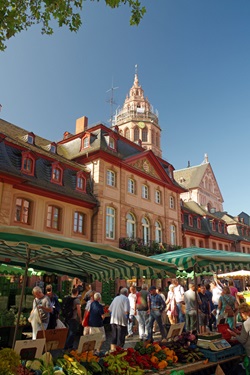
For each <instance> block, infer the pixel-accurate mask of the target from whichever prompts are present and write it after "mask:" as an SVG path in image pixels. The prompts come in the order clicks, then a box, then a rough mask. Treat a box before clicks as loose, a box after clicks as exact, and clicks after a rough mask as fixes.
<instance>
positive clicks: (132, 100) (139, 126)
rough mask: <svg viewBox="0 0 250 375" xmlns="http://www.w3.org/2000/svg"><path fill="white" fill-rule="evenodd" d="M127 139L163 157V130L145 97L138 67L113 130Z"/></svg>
mask: <svg viewBox="0 0 250 375" xmlns="http://www.w3.org/2000/svg"><path fill="white" fill-rule="evenodd" d="M114 127H116V128H118V129H119V133H120V134H121V135H123V136H124V137H126V138H127V139H129V140H131V141H133V142H135V143H138V144H140V145H142V147H144V148H145V149H146V150H152V151H153V152H154V154H155V155H156V156H159V157H162V152H161V145H160V141H161V128H160V126H159V124H158V113H157V111H154V109H153V107H152V106H151V104H150V103H149V101H148V98H145V97H144V91H143V89H142V88H141V86H140V84H139V80H138V74H137V66H136V71H135V78H134V84H133V86H132V87H131V89H130V91H129V94H128V95H127V97H126V99H125V102H124V104H123V107H122V108H121V109H120V110H117V112H116V114H115V116H114V122H113V124H112V128H114Z"/></svg>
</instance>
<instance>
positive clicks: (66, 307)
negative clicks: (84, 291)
mask: <svg viewBox="0 0 250 375" xmlns="http://www.w3.org/2000/svg"><path fill="white" fill-rule="evenodd" d="M74 300H75V298H73V297H71V296H67V297H64V299H63V301H62V316H63V317H64V319H65V320H66V321H68V320H70V319H71V318H72V316H73V312H74V308H73V306H74Z"/></svg>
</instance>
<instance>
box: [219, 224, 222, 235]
mask: <svg viewBox="0 0 250 375" xmlns="http://www.w3.org/2000/svg"><path fill="white" fill-rule="evenodd" d="M221 230H222V228H221V223H219V224H218V232H219V233H221Z"/></svg>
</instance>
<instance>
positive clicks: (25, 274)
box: [12, 248, 31, 349]
mask: <svg viewBox="0 0 250 375" xmlns="http://www.w3.org/2000/svg"><path fill="white" fill-rule="evenodd" d="M26 250H27V258H26V263H25V271H24V276H23V285H22V290H21V298H20V302H19V306H18V314H17V321H16V326H15V331H14V337H13V342H12V349H14V347H15V343H16V336H17V330H18V328H19V321H20V316H21V311H22V305H23V297H24V292H25V287H26V282H27V277H28V268H29V262H30V251H31V250H30V249H29V248H27V249H26Z"/></svg>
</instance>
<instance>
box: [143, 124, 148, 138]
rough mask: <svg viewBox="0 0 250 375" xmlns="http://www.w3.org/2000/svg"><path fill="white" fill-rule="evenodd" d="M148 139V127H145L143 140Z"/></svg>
mask: <svg viewBox="0 0 250 375" xmlns="http://www.w3.org/2000/svg"><path fill="white" fill-rule="evenodd" d="M147 141H148V129H147V128H146V127H145V128H144V129H142V142H147Z"/></svg>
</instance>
